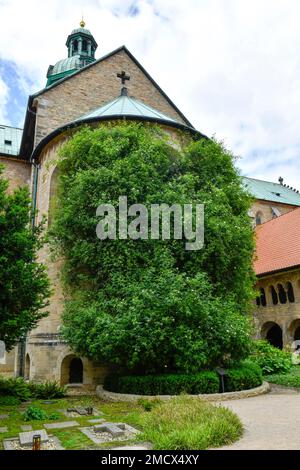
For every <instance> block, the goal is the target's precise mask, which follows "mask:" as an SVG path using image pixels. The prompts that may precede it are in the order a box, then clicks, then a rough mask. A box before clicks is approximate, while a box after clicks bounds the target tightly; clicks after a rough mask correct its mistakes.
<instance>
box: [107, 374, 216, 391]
mask: <svg viewBox="0 0 300 470" xmlns="http://www.w3.org/2000/svg"><path fill="white" fill-rule="evenodd" d="M104 388H105V389H106V390H108V391H110V392H117V393H131V394H135V395H179V394H181V393H187V394H190V395H197V394H200V393H218V392H219V377H218V375H217V373H216V372H209V371H207V372H206V371H205V372H199V373H198V374H195V375H187V374H166V375H146V376H128V377H118V376H108V377H106V379H105V382H104Z"/></svg>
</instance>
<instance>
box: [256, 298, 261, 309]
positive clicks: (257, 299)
mask: <svg viewBox="0 0 300 470" xmlns="http://www.w3.org/2000/svg"><path fill="white" fill-rule="evenodd" d="M256 305H257V306H258V307H260V306H261V302H260V297H256Z"/></svg>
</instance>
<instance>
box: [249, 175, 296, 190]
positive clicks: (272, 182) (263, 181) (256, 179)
mask: <svg viewBox="0 0 300 470" xmlns="http://www.w3.org/2000/svg"><path fill="white" fill-rule="evenodd" d="M242 178H246V179H247V180H253V181H261V182H262V183H269V184H276V186H283V185H282V184H280V183H275V182H274V181H267V180H261V179H259V178H251V176H242ZM283 187H284V188H287V189H289V188H288V187H287V186H283Z"/></svg>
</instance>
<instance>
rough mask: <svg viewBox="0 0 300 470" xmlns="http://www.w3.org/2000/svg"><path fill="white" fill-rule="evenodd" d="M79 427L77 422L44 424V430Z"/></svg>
mask: <svg viewBox="0 0 300 470" xmlns="http://www.w3.org/2000/svg"><path fill="white" fill-rule="evenodd" d="M75 426H79V423H78V422H77V421H64V422H62V423H46V424H44V428H46V429H64V428H73V427H75Z"/></svg>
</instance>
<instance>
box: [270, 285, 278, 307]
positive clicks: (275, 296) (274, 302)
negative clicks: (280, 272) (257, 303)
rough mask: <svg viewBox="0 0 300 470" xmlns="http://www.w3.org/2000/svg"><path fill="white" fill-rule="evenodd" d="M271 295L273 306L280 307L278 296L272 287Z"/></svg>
mask: <svg viewBox="0 0 300 470" xmlns="http://www.w3.org/2000/svg"><path fill="white" fill-rule="evenodd" d="M271 295H272V300H273V305H278V294H277V292H276V290H275V288H274V287H273V286H271Z"/></svg>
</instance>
